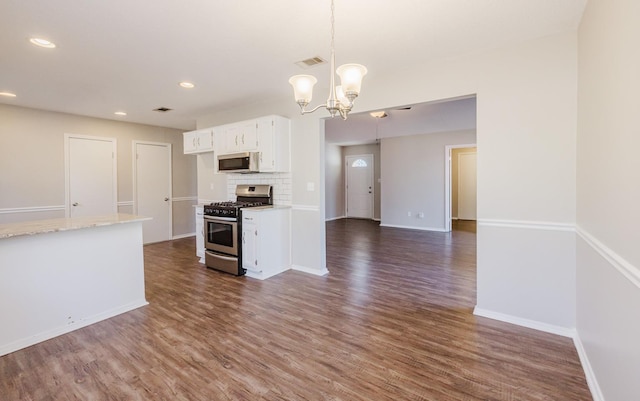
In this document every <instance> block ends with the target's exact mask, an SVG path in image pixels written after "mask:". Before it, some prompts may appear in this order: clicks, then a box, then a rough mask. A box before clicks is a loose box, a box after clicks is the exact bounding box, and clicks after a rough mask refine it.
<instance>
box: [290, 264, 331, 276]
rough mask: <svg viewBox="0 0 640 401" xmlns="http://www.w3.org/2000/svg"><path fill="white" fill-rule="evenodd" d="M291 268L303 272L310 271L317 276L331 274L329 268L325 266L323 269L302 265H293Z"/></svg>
mask: <svg viewBox="0 0 640 401" xmlns="http://www.w3.org/2000/svg"><path fill="white" fill-rule="evenodd" d="M291 270H296V271H299V272H303V273H309V274H313V275H316V276H326V275H327V274H329V270H327V269H326V268H324V269H323V270H318V269H313V268H311V267H306V266H300V265H291Z"/></svg>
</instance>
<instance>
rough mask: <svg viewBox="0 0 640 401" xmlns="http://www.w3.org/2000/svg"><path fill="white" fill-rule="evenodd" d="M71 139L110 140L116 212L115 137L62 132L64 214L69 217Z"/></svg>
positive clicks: (116, 169) (114, 209)
mask: <svg viewBox="0 0 640 401" xmlns="http://www.w3.org/2000/svg"><path fill="white" fill-rule="evenodd" d="M71 139H84V140H92V141H102V142H111V149H112V157H111V163H112V168H113V195H114V196H113V213H114V214H115V213H118V141H117V139H116V138H109V137H101V136H91V135H78V134H67V133H65V134H64V216H65V217H67V218H69V217H71V205H70V202H71V160H70V157H71V154H70V153H71V152H70V149H69V145H70V143H71Z"/></svg>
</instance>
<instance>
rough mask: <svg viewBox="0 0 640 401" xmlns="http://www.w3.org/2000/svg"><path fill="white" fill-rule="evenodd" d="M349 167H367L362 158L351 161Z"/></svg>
mask: <svg viewBox="0 0 640 401" xmlns="http://www.w3.org/2000/svg"><path fill="white" fill-rule="evenodd" d="M351 167H367V162H366V161H364V160H362V159H358V160H355V161H354V162H353V163H351Z"/></svg>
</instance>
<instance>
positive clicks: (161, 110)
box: [153, 107, 173, 113]
mask: <svg viewBox="0 0 640 401" xmlns="http://www.w3.org/2000/svg"><path fill="white" fill-rule="evenodd" d="M171 110H173V109H170V108H168V107H158V108H157V109H153V111H157V112H159V113H166V112H167V111H171Z"/></svg>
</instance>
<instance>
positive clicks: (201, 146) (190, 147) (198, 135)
mask: <svg viewBox="0 0 640 401" xmlns="http://www.w3.org/2000/svg"><path fill="white" fill-rule="evenodd" d="M183 141H184V142H183V147H184V153H185V154H190V153H202V152H212V151H213V136H212V135H211V129H210V128H207V129H202V130H198V131H191V132H185V133H184V134H183Z"/></svg>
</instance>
